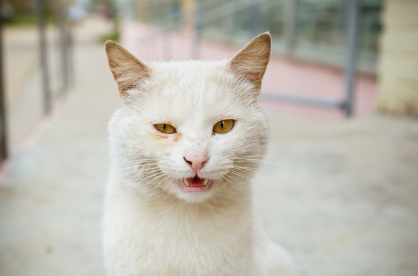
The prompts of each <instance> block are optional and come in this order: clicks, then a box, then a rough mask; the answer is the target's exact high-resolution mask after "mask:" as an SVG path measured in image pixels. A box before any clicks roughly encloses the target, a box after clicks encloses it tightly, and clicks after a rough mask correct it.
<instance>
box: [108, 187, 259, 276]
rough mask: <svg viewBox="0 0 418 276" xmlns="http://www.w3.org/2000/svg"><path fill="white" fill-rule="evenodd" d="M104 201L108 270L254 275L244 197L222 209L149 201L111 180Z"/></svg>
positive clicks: (250, 228)
mask: <svg viewBox="0 0 418 276" xmlns="http://www.w3.org/2000/svg"><path fill="white" fill-rule="evenodd" d="M248 195H249V194H248ZM144 201H145V202H144ZM244 202H245V203H244ZM106 205H107V207H106V216H105V225H106V228H105V236H104V243H105V246H106V247H109V248H112V250H111V252H109V253H108V254H107V260H106V263H107V264H108V265H110V266H111V267H113V269H115V270H114V274H112V268H110V269H109V271H110V272H111V274H110V275H132V276H133V275H172V276H176V275H179V276H180V275H201V276H205V275H208V276H209V275H220V276H221V275H243V276H245V275H257V274H254V273H255V271H254V270H255V267H254V262H253V253H254V252H253V248H254V245H253V241H254V239H253V226H252V218H251V206H250V199H249V198H248V199H247V200H246V201H243V202H242V203H235V206H234V205H231V206H229V207H228V208H226V209H225V208H223V209H217V208H218V207H217V206H211V205H210V204H209V203H208V204H207V205H206V206H205V205H199V206H193V205H190V204H189V205H187V204H186V205H185V204H181V202H175V201H173V202H166V203H157V204H156V205H152V203H151V202H149V201H148V200H143V201H142V202H141V198H140V197H138V196H137V195H135V194H133V193H132V192H131V191H127V190H126V187H124V186H121V185H119V184H118V183H117V182H114V183H111V184H110V185H109V189H108V197H107V202H106Z"/></svg>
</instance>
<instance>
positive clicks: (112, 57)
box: [105, 40, 151, 98]
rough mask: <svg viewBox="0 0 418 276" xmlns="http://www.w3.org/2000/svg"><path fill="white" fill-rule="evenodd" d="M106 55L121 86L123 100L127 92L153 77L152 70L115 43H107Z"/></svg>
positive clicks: (120, 91)
mask: <svg viewBox="0 0 418 276" xmlns="http://www.w3.org/2000/svg"><path fill="white" fill-rule="evenodd" d="M105 48H106V54H107V59H108V61H109V67H110V70H111V71H112V74H113V77H114V78H115V80H116V82H117V83H118V86H119V93H120V95H121V97H122V98H123V97H124V96H125V95H126V91H127V90H129V89H131V88H134V87H135V86H137V85H138V84H140V83H141V82H142V81H143V80H144V79H145V78H149V77H150V76H151V69H150V68H149V67H148V66H146V65H145V64H144V63H142V62H141V61H139V60H138V59H137V58H136V57H134V56H133V55H132V54H130V53H129V52H128V51H127V50H125V48H123V47H122V46H120V45H119V44H118V43H116V42H113V41H110V40H109V41H107V42H106V45H105Z"/></svg>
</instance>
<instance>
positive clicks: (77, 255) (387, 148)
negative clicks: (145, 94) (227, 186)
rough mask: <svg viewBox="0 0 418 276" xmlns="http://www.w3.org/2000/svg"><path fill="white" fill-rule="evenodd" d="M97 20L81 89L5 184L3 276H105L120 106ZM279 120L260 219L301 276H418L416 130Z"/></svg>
mask: <svg viewBox="0 0 418 276" xmlns="http://www.w3.org/2000/svg"><path fill="white" fill-rule="evenodd" d="M97 24H98V23H97V22H92V21H88V22H85V25H84V26H82V28H81V29H80V30H79V31H78V34H77V43H76V52H75V59H76V60H75V69H76V70H75V72H76V79H77V85H76V86H75V87H74V89H73V91H71V93H70V94H69V95H68V98H67V100H66V102H65V104H64V105H63V106H62V108H61V112H59V116H58V118H57V120H56V121H55V123H54V124H53V125H52V127H51V128H50V129H48V131H47V132H46V133H45V134H44V135H43V136H42V137H41V138H40V140H39V141H38V142H37V143H36V144H35V145H34V146H33V147H32V148H30V149H28V150H26V151H25V152H21V153H19V154H17V155H16V156H15V157H14V158H13V159H12V160H11V168H10V170H9V171H8V173H7V175H6V177H5V179H4V180H3V182H2V183H1V184H0V275H2V276H3V275H4V276H32V275H33V276H39V275H43V276H56V275H60V276H67V275H68V276H70V275H71V276H74V275H77V276H91V275H104V271H103V265H102V258H101V248H100V235H101V234H100V220H101V214H102V204H103V202H102V199H103V189H104V185H105V181H106V173H107V167H108V158H107V138H106V136H107V133H106V124H107V121H108V119H109V117H110V116H111V114H112V112H113V110H114V109H115V108H117V106H119V105H120V100H119V99H118V95H117V89H116V85H115V84H114V83H113V79H112V76H111V74H110V72H109V70H108V68H107V64H106V58H105V54H104V50H103V46H102V45H98V44H97V43H95V42H94V39H95V38H96V35H95V33H97V28H99V27H100V26H99V25H97ZM90 30H91V31H90ZM270 117H271V138H270V150H269V152H268V157H267V158H266V161H265V165H264V166H263V167H262V170H261V173H260V174H259V175H258V176H257V179H256V181H255V182H254V191H255V205H256V211H257V213H258V214H259V215H260V217H261V219H262V221H263V223H264V225H265V226H266V230H267V232H268V233H269V235H270V236H272V238H273V239H274V240H276V241H279V242H281V243H283V244H284V245H285V246H286V247H287V248H288V249H289V250H290V252H291V253H292V255H293V256H294V258H295V262H296V265H297V267H298V270H299V275H300V276H326V275H332V276H364V275H367V276H393V275H396V276H416V275H418V262H417V259H418V231H417V229H418V217H417V213H418V201H417V200H416V198H417V194H418V170H417V168H418V124H417V122H416V121H411V120H407V119H400V118H390V117H385V116H376V115H373V116H369V117H362V118H358V119H355V120H351V121H338V122H324V121H318V120H316V121H313V120H308V119H295V118H293V117H289V116H283V115H280V116H279V115H278V113H275V112H271V113H270Z"/></svg>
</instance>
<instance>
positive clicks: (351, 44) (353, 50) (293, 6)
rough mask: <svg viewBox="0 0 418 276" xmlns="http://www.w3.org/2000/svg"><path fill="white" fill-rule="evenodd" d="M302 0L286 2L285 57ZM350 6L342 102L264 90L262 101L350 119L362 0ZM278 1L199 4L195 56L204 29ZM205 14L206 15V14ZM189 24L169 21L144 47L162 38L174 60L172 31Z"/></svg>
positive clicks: (354, 0)
mask: <svg viewBox="0 0 418 276" xmlns="http://www.w3.org/2000/svg"><path fill="white" fill-rule="evenodd" d="M299 1H300V0H289V1H286V5H287V6H286V7H287V13H286V16H287V19H286V21H285V22H286V24H285V27H284V32H285V33H286V37H287V41H286V43H285V44H286V46H285V48H286V49H285V52H284V54H285V55H290V56H293V48H294V40H295V29H296V24H297V19H296V17H297V16H296V15H297V9H298V2H299ZM177 2H178V1H169V0H166V1H163V2H162V3H160V4H170V3H171V4H172V3H177ZM342 2H344V3H345V4H346V6H345V9H344V10H345V19H346V20H345V23H344V26H345V27H344V32H345V42H344V45H345V46H344V49H345V50H344V52H345V58H344V60H345V61H344V65H343V70H344V76H345V78H344V86H343V87H341V90H342V93H341V94H342V95H341V98H340V99H339V100H332V99H327V98H320V97H308V96H295V95H293V94H292V93H291V91H289V92H287V93H283V92H282V93H280V92H277V93H276V92H275V93H272V91H263V93H262V94H261V97H262V99H266V100H272V101H280V102H289V103H295V104H301V105H310V106H316V107H320V108H330V109H339V110H341V112H343V113H344V114H345V116H346V117H350V116H352V115H353V102H354V96H355V82H356V61H357V50H358V49H357V48H358V47H357V44H358V34H359V33H358V21H359V3H358V0H342ZM220 3H224V4H223V5H221V6H218V5H219V4H220ZM275 4H277V3H275V1H273V2H272V1H270V0H246V1H239V5H238V4H237V1H234V2H233V1H230V2H225V1H212V2H209V4H208V3H199V2H197V4H196V8H195V11H194V13H195V14H194V17H195V21H194V31H195V35H194V39H193V41H192V50H191V51H192V57H193V58H194V59H198V58H199V56H200V49H201V45H200V40H201V37H202V29H203V28H204V27H205V26H207V25H209V24H211V23H213V22H217V21H219V20H222V19H225V18H228V17H230V16H232V15H234V14H237V13H239V12H243V11H255V9H256V8H257V7H259V6H260V5H275ZM203 11H204V12H203ZM252 14H253V17H252V20H251V24H252V25H253V26H248V28H249V29H252V30H256V29H257V28H256V24H257V20H256V16H255V15H256V12H253V13H252ZM184 23H185V20H184V19H182V20H179V21H177V22H169V23H167V24H165V25H164V26H162V27H160V29H159V31H157V32H156V31H155V30H153V31H152V32H150V33H148V34H146V35H144V36H143V37H142V38H141V39H140V44H143V43H149V42H150V41H152V40H154V39H156V38H157V37H159V36H164V37H165V41H164V46H165V55H164V56H165V58H166V59H169V58H170V55H169V53H170V51H169V49H168V48H169V47H170V43H169V32H170V31H173V30H176V29H178V28H179V27H180V26H182V25H183V24H184Z"/></svg>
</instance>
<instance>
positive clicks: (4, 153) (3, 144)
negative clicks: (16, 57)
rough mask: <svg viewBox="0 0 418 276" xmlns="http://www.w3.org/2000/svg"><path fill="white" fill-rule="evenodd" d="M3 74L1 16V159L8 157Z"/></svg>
mask: <svg viewBox="0 0 418 276" xmlns="http://www.w3.org/2000/svg"><path fill="white" fill-rule="evenodd" d="M4 87H5V85H4V75H3V18H1V17H0V161H1V160H4V159H6V158H7V154H8V152H7V124H6V101H5V94H6V93H5V91H4Z"/></svg>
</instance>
